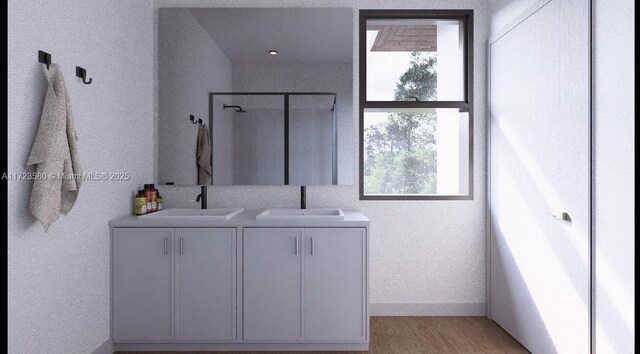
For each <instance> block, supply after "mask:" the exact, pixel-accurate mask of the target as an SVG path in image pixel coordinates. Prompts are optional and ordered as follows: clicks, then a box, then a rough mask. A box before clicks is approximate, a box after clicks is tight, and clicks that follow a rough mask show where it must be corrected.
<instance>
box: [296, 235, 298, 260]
mask: <svg viewBox="0 0 640 354" xmlns="http://www.w3.org/2000/svg"><path fill="white" fill-rule="evenodd" d="M297 255H298V237H296V256H297Z"/></svg>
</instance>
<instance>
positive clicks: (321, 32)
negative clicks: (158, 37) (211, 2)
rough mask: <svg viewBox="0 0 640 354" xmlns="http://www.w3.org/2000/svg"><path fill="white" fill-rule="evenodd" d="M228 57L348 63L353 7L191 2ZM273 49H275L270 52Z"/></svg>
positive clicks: (251, 60)
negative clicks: (235, 5) (204, 4)
mask: <svg viewBox="0 0 640 354" xmlns="http://www.w3.org/2000/svg"><path fill="white" fill-rule="evenodd" d="M189 10H190V11H191V13H192V14H193V16H194V17H195V18H196V20H197V21H198V22H199V23H200V25H201V26H202V27H203V28H204V30H205V31H206V32H207V33H208V34H209V35H210V36H211V38H213V40H214V41H215V42H216V43H217V44H218V46H219V47H220V49H222V51H223V52H224V53H225V54H226V55H227V57H228V58H229V60H231V61H232V62H234V63H351V62H352V61H353V48H352V45H353V9H350V8H331V9H316V8H277V9H276V8H269V9H265V8H232V9H224V8H206V9H203V8H194V9H189ZM271 49H275V50H277V51H278V55H275V56H274V55H270V54H269V50H271Z"/></svg>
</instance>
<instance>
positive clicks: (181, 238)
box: [180, 237, 184, 255]
mask: <svg viewBox="0 0 640 354" xmlns="http://www.w3.org/2000/svg"><path fill="white" fill-rule="evenodd" d="M183 242H184V237H180V254H181V255H182V254H184V245H183Z"/></svg>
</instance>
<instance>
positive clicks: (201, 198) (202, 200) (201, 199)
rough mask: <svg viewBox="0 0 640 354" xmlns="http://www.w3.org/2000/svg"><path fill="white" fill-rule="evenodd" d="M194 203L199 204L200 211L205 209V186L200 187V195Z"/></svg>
mask: <svg viewBox="0 0 640 354" xmlns="http://www.w3.org/2000/svg"><path fill="white" fill-rule="evenodd" d="M196 202H200V209H207V186H200V194H198V196H197V197H196Z"/></svg>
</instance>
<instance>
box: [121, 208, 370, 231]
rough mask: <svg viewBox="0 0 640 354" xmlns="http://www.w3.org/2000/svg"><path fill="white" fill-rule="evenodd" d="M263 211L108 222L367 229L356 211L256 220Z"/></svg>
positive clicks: (125, 225) (182, 225)
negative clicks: (341, 214)
mask: <svg viewBox="0 0 640 354" xmlns="http://www.w3.org/2000/svg"><path fill="white" fill-rule="evenodd" d="M263 210H264V209H245V210H244V211H243V212H242V213H240V214H238V215H236V216H234V217H232V218H231V219H229V220H215V219H214V220H211V219H206V218H203V220H184V221H176V220H166V219H165V220H163V219H162V218H152V219H151V218H139V217H137V216H127V217H123V218H118V219H114V220H111V221H109V226H111V227H368V226H369V219H367V217H366V216H364V214H362V213H361V212H359V211H356V210H345V211H344V219H343V220H318V219H316V220H294V219H290V220H282V219H280V220H256V215H258V213H260V212H262V211H263Z"/></svg>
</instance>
